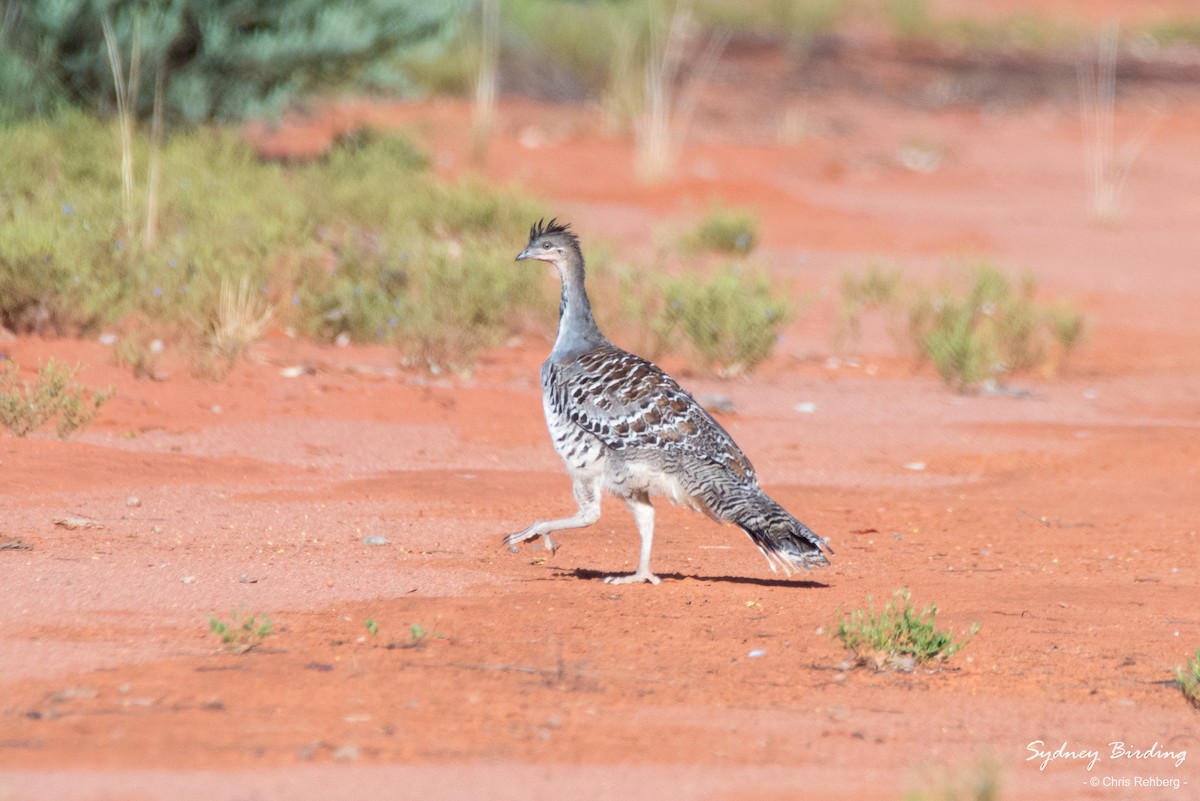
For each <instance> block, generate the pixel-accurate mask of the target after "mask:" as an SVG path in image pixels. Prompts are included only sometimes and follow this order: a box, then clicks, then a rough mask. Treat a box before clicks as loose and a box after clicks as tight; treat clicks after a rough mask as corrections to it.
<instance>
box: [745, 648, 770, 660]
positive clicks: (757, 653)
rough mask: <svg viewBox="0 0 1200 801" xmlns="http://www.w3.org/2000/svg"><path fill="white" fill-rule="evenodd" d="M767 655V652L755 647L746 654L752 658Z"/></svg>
mask: <svg viewBox="0 0 1200 801" xmlns="http://www.w3.org/2000/svg"><path fill="white" fill-rule="evenodd" d="M766 655H767V652H766V651H764V650H763V649H761V648H755V649H754V650H753V651H751V652H750V653H748V654H746V656H747V657H749V658H750V659H758V658H759V657H762V656H766Z"/></svg>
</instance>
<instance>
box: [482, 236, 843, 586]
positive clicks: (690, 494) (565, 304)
mask: <svg viewBox="0 0 1200 801" xmlns="http://www.w3.org/2000/svg"><path fill="white" fill-rule="evenodd" d="M525 259H535V260H537V261H543V262H547V263H549V264H553V265H554V266H555V267H557V268H558V272H559V275H560V277H561V278H562V303H561V305H560V307H559V325H558V338H557V339H556V340H555V342H554V348H553V349H552V350H551V351H550V357H549V358H548V359H546V362H545V363H544V364H543V365H542V398H543V406H544V407H545V412H546V423H547V425H548V427H549V429H550V436H551V437H552V438H553V440H554V447H555V448H556V449H557V451H558V454H559V455H560V456H561V457H562V459H563V461H564V462H565V463H566V465H567V471H568V472H569V473H570V476H571V480H572V481H573V482H574V494H575V501H576V503H577V504H578V507H579V508H578V510H577V511H576V512H575V514H573V515H571V516H570V517H565V518H562V519H560V520H539V521H537V522H535V523H533V524H532V525H531V526H529V527H528V528H526V529H525V530H524V531H519V532H517V533H515V534H510V535H509V536H507V537H506V538H505V540H504V541H505V543H507V544H508V545H510V546H516V545H517V544H518V543H521V542H526V541H529V540H533V539H536V538H538V537H542V538H544V540H543V541H544V543H545V545H546V547H547V548H549V549H551V550H553V549H554V547H555V545H554V542H553V540H552V539H551V537H550V535H551V534H552V533H554V532H557V531H564V530H566V529H575V528H584V527H586V526H590V525H592V524H593V523H595V522H596V521H597V520H599V519H600V493H601V490H607V491H608V492H611V493H612V494H614V495H616V496H617V497H619V498H621V499H623V500H624V501H625V503H626V504H627V505H628V506H629V509H630V511H631V512H632V513H633V518H634V520H635V521H636V523H637V529H638V533H639V534H640V535H641V541H642V545H641V552H640V555H639V559H638V567H637V572H635V573H633V574H632V575H619V576H607V577H605V579H604V580H605V581H606V582H609V583H611V584H625V583H629V582H638V581H648V582H650V583H652V584H657V583H659V578H658V576H656V575H654V574H653V573H652V572H650V551H651V548H652V546H653V541H654V507H653V506H652V505H651V503H650V496H652V495H665V496H667V497H668V498H670V499H671V500H673V501H674V502H676V503H680V504H683V505H685V506H687V507H689V508H691V509H694V510H696V511H701V512H704V513H705V514H707V515H708V516H709V517H711V518H712V519H713V520H716V521H718V522H730V523H735V524H737V525H738V526H740V527H741V528H742V529H743V530H744V531H745V532H746V533H747V534H748V535H750V539H751V540H753V541H754V544H755V545H757V546H758V548H759V550H760V551H762V553H763V555H764V556H766V558H767V563H768V564H769V565H770V567H771V570H772V571H775V570H776V569H781V570H782V571H783V572H784V573H785V574H787V575H791V573H792V571H793V570H797V569H799V570H808V569H810V568H814V567H822V566H824V565H827V564H829V560H828V559H827V558H826V555H825V554H826V552H828V553H829V554H830V555H832V554H833V551H832V550H830V548H829V546H828V543H827V541H826V540H824V539H822V538H821V537H819V536H817V535H816V534H815V533H813V531H812V530H811V529H809V528H808V526H806V525H804V524H803V523H801V522H800V521H799V520H797V519H796V518H794V517H792V516H791V515H790V514H788V512H787V511H785V510H784V508H783V507H782V506H780V505H779V504H778V503H776V502H775V501H773V500H771V498H769V497H768V496H767V495H766V493H764V492H763V491H762V489H761V488H760V487H759V486H758V479H757V477H756V475H755V472H754V467H753V466H751V464H750V460H749V459H747V458H746V456H745V454H743V453H742V451H741V449H740V448H738V446H737V444H736V443H734V441H733V438H732V437H730V436H729V434H728V432H726V431H725V429H724V428H722V427H721V425H720V423H718V422H717V421H716V420H714V419H713V418H712V416H711V415H710V414H709V413H708V412H707V411H705V410H704V408H703V407H702V406H701V405H700V404H699V403H697V402H696V401H695V399H694V398H692V396H691V395H689V394H688V393H687V392H686V391H684V390H683V389H682V388H681V387H680V386H679V384H677V383H676V382H675V380H674V379H672V378H671V377H670V376H669V375H667V374H666V373H664V372H663V371H662V370H661V369H659V368H658V367H657V366H655V365H654V364H651V363H650V362H648V361H646V360H645V359H643V358H641V357H639V356H635V355H634V354H632V353H627V352H626V351H623V350H621V349H620V348H618V347H617V346H616V345H614V344H612V343H611V342H609V341H608V339H607V338H605V336H604V334H602V333H601V332H600V329H599V328H598V327H597V326H596V320H595V318H593V316H592V307H591V304H590V302H589V301H588V296H587V291H586V290H585V289H584V259H583V253H582V251H581V250H580V246H579V239H578V238H577V237H576V236H575V234H574V233H572V232H571V230H570V226H569V225H567V224H560V223H558V221H557V220H551V221H550V222H549V224H543V223H542V222H539V223H538V224H537V225H535V226H533V227H532V228H531V229H530V231H529V244H528V245H527V246H526V248H525V249H524V250H522V251H521V253H520V254H519V255H518V256H517V261H522V260H525ZM513 549H514V550H515V547H514V548H513Z"/></svg>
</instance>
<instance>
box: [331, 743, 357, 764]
mask: <svg viewBox="0 0 1200 801" xmlns="http://www.w3.org/2000/svg"><path fill="white" fill-rule="evenodd" d="M360 756H361V755H360V754H359V751H358V746H356V745H343V746H342V747H341V748H339V749H338V750H336V751H334V752H333V761H334V762H356V761H358V758H359V757H360Z"/></svg>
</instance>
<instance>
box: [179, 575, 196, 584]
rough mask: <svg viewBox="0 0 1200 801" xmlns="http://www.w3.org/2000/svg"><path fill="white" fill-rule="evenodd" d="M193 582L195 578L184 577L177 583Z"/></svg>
mask: <svg viewBox="0 0 1200 801" xmlns="http://www.w3.org/2000/svg"><path fill="white" fill-rule="evenodd" d="M195 580H196V577H195V576H184V577H183V578H181V579H180V580H179V581H180V583H182V584H191V583H192V582H194V581H195Z"/></svg>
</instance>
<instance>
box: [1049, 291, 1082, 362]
mask: <svg viewBox="0 0 1200 801" xmlns="http://www.w3.org/2000/svg"><path fill="white" fill-rule="evenodd" d="M1044 317H1045V320H1046V326H1047V327H1048V328H1049V329H1050V334H1051V336H1053V337H1054V341H1055V342H1057V343H1058V348H1059V357H1058V361H1059V369H1060V370H1061V369H1062V368H1063V367H1064V366H1065V365H1066V362H1067V359H1068V358H1069V357H1070V355H1071V354H1072V353H1074V352H1075V349H1076V348H1077V347H1079V345H1080V344H1081V343H1082V342H1083V340H1084V339H1085V338H1086V337H1087V321H1086V318H1085V317H1084V314H1083V312H1082V311H1080V310H1079V309H1078V308H1076V307H1075V306H1074V305H1073V304H1071V303H1066V302H1061V303H1056V304H1054V305H1052V306H1049V307H1047V308H1046V310H1045V313H1044Z"/></svg>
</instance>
